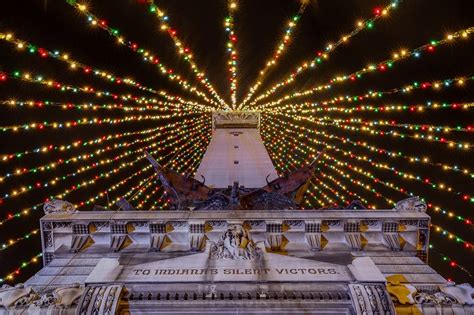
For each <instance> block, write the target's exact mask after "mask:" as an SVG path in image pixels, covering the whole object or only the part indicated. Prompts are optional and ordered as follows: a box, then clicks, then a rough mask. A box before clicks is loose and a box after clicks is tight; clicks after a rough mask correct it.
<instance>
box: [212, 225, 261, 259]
mask: <svg viewBox="0 0 474 315" xmlns="http://www.w3.org/2000/svg"><path fill="white" fill-rule="evenodd" d="M259 255H260V252H259V249H258V248H257V247H255V245H254V243H253V242H252V241H250V239H249V237H248V233H247V231H246V230H245V229H244V228H243V227H242V226H241V225H231V226H229V228H228V229H227V231H225V232H224V233H223V234H222V236H221V237H220V238H219V240H218V241H217V243H215V244H213V245H211V249H210V256H211V257H212V258H217V259H242V260H247V259H254V258H256V257H259Z"/></svg>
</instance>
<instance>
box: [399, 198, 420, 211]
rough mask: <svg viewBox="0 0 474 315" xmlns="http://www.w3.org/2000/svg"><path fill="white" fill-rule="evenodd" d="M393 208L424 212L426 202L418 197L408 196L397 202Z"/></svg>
mask: <svg viewBox="0 0 474 315" xmlns="http://www.w3.org/2000/svg"><path fill="white" fill-rule="evenodd" d="M395 210H401V211H423V212H426V202H424V201H423V200H421V199H420V198H419V197H410V198H407V199H403V200H401V201H399V202H397V204H396V205H395Z"/></svg>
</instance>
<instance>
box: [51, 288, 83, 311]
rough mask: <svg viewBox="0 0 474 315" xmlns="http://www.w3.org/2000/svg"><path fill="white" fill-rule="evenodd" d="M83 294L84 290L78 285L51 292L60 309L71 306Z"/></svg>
mask: <svg viewBox="0 0 474 315" xmlns="http://www.w3.org/2000/svg"><path fill="white" fill-rule="evenodd" d="M83 293H84V288H83V287H80V286H79V284H78V283H77V284H75V285H73V286H70V287H66V288H57V289H55V290H54V291H53V296H54V297H55V298H56V305H58V306H62V307H69V306H71V305H73V304H74V303H75V302H77V300H79V298H80V297H81V296H82V294H83Z"/></svg>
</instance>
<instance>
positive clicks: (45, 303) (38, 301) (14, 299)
mask: <svg viewBox="0 0 474 315" xmlns="http://www.w3.org/2000/svg"><path fill="white" fill-rule="evenodd" d="M36 290H37V289H36ZM83 292H84V287H80V285H79V284H73V285H71V286H67V287H59V288H56V289H54V290H53V291H52V292H51V291H50V292H44V293H40V292H36V291H35V290H34V289H33V288H31V287H26V288H25V287H24V286H23V285H22V284H20V285H17V286H15V287H10V286H8V285H4V286H3V287H2V288H0V306H3V307H5V308H6V309H10V308H15V307H36V308H48V307H51V306H56V307H71V306H74V305H77V302H78V300H79V298H80V297H81V296H82V293H83Z"/></svg>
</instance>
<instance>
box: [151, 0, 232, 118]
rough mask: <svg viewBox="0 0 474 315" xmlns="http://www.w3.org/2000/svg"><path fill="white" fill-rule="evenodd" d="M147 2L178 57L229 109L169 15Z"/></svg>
mask: <svg viewBox="0 0 474 315" xmlns="http://www.w3.org/2000/svg"><path fill="white" fill-rule="evenodd" d="M148 4H149V12H150V13H153V14H154V15H155V16H156V17H157V18H158V20H159V21H160V29H161V30H162V31H165V32H167V33H168V35H169V36H170V38H171V39H172V40H173V42H174V44H175V49H176V52H177V55H178V56H180V57H181V56H182V58H183V59H184V60H185V61H186V62H187V63H189V65H190V66H191V70H192V71H193V73H194V75H195V76H196V79H197V80H199V82H201V83H202V84H204V86H205V87H206V88H207V89H208V91H209V92H210V93H211V94H212V96H213V97H214V98H215V99H217V100H218V102H219V104H220V105H221V106H223V107H225V108H227V109H230V108H229V106H228V105H227V104H226V103H225V102H224V100H223V99H222V98H221V97H220V96H219V95H218V94H217V92H216V91H215V89H214V87H213V86H212V84H211V83H210V81H209V79H208V78H207V77H206V74H205V73H204V71H203V70H201V69H199V67H198V66H197V64H196V63H195V62H194V59H193V54H192V52H191V49H190V48H189V47H187V46H186V45H185V44H184V43H183V42H182V41H181V39H180V38H179V36H178V32H177V30H176V29H174V28H173V27H171V25H170V19H169V16H167V15H166V14H165V12H164V11H163V10H162V9H161V8H160V7H159V6H158V5H157V4H156V3H155V2H154V1H153V0H150V1H148Z"/></svg>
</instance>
